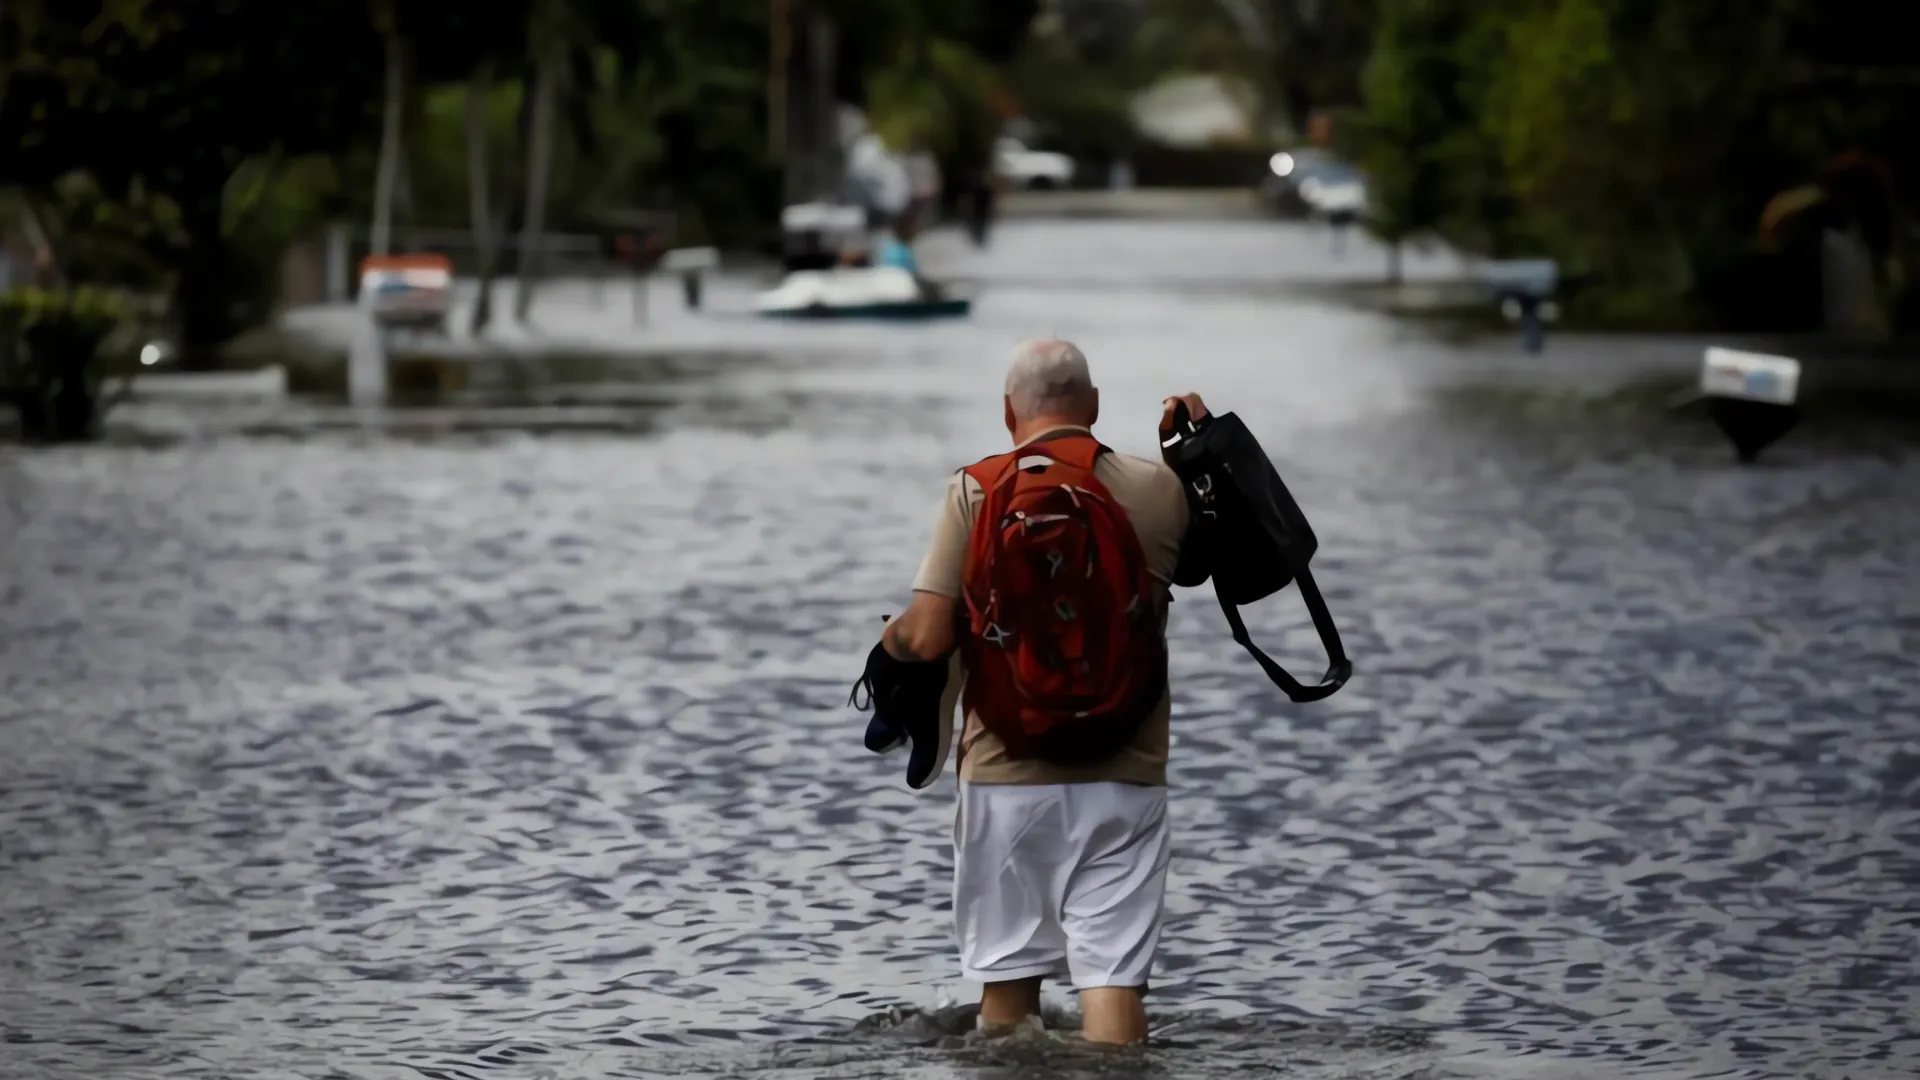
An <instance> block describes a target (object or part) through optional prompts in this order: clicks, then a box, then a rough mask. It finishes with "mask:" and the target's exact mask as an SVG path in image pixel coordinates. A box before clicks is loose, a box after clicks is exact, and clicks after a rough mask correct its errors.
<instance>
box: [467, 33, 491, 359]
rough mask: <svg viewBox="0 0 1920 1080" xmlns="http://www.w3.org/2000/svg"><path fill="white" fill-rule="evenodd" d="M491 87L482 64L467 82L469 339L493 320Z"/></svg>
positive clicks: (487, 66)
mask: <svg viewBox="0 0 1920 1080" xmlns="http://www.w3.org/2000/svg"><path fill="white" fill-rule="evenodd" d="M492 85H493V65H492V64H491V63H486V64H482V65H481V66H480V69H479V70H478V71H475V72H474V73H473V77H472V78H471V79H469V80H467V214H468V216H469V217H470V218H471V219H472V229H473V257H474V270H475V277H476V278H477V279H478V284H479V290H480V291H479V293H478V294H476V295H475V296H474V300H473V314H472V322H471V323H470V324H469V325H468V328H467V335H468V336H469V337H479V336H480V334H481V332H482V331H484V330H485V329H486V328H487V323H488V322H490V321H491V320H492V318H493V275H494V269H495V266H496V264H497V260H496V250H495V244H494V231H493V222H492V217H493V207H492V200H491V199H489V198H488V197H487V173H488V169H487V91H488V90H489V89H490V88H491V87H492Z"/></svg>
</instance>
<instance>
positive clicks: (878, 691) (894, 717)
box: [847, 644, 953, 791]
mask: <svg viewBox="0 0 1920 1080" xmlns="http://www.w3.org/2000/svg"><path fill="white" fill-rule="evenodd" d="M946 692H947V660H946V659H945V658H944V657H943V658H941V659H939V660H895V659H894V658H893V657H892V656H891V655H889V654H888V653H887V650H886V648H885V646H883V645H880V644H875V645H874V647H873V651H872V652H870V653H868V654H867V670H866V672H865V674H863V675H861V676H860V680H859V681H858V682H856V683H854V684H853V693H852V694H851V695H849V696H848V698H847V704H849V705H851V706H853V707H854V708H856V709H861V710H865V709H869V708H871V709H872V710H873V719H872V720H869V721H868V722H867V734H866V740H865V741H866V747H867V749H868V750H871V751H873V752H874V753H876V754H885V753H888V752H889V751H892V750H894V749H895V748H897V747H899V746H900V744H901V743H905V742H911V743H912V744H913V749H912V750H911V751H910V752H909V753H908V754H907V786H908V787H910V788H913V789H914V790H915V791H918V790H920V789H922V788H924V787H926V786H927V785H929V784H931V783H933V782H934V781H935V780H937V779H939V777H940V770H941V769H943V768H945V767H946V764H947V752H948V748H949V747H950V745H951V744H952V742H953V716H952V714H951V713H950V712H948V711H947V710H945V709H942V708H941V707H940V705H941V702H942V699H943V698H944V697H945V696H946ZM863 693H864V694H865V696H866V701H865V703H864V704H863V703H862V702H861V695H862V694H863Z"/></svg>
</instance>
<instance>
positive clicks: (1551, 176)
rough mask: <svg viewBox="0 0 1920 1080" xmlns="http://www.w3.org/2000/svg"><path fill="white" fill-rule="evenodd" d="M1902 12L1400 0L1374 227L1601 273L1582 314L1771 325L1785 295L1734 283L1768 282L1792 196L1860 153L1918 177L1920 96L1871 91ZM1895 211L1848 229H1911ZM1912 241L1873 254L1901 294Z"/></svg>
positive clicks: (1377, 151) (1366, 135)
mask: <svg viewBox="0 0 1920 1080" xmlns="http://www.w3.org/2000/svg"><path fill="white" fill-rule="evenodd" d="M1888 18H1889V17H1887V16H1884V15H1880V14H1875V12H1874V10H1872V9H1871V4H1869V3H1867V2H1866V0H1697V2H1694V3H1688V4H1661V3H1655V2H1653V0H1479V2H1475V0H1381V3H1380V11H1379V26H1378V32H1377V34H1376V36H1375V40H1374V48H1373V53H1372V56H1371V58H1370V59H1369V61H1368V64H1367V66H1366V69H1365V72H1364V78H1363V87H1364V100H1365V108H1364V111H1363V114H1362V115H1363V121H1362V124H1361V129H1362V130H1361V135H1362V138H1361V146H1362V157H1363V158H1364V160H1365V163H1366V165H1367V167H1368V170H1369V174H1370V177H1371V186H1372V193H1373V196H1374V200H1375V207H1374V210H1375V215H1376V220H1375V221H1374V222H1373V225H1374V228H1375V229H1376V230H1377V231H1378V232H1380V233H1381V234H1382V235H1384V236H1387V237H1395V238H1397V237H1400V236H1404V235H1408V234H1411V233H1416V232H1424V231H1431V232H1437V233H1440V234H1441V235H1444V236H1446V237H1448V238H1449V239H1451V240H1454V241H1455V242H1456V243H1461V244H1463V245H1464V246H1466V247H1468V248H1469V249H1472V250H1477V251H1483V252H1487V253H1490V254H1494V255H1496V256H1508V255H1545V256H1551V257H1553V258H1556V259H1558V260H1560V262H1561V263H1562V265H1563V267H1565V268H1566V269H1567V270H1569V271H1572V272H1575V273H1582V272H1584V273H1587V274H1591V275H1592V276H1593V277H1594V279H1595V280H1596V282H1597V285H1598V287H1597V288H1596V289H1594V290H1593V291H1592V292H1590V293H1588V294H1586V295H1585V296H1583V297H1582V298H1581V299H1580V301H1579V302H1578V308H1577V309H1576V314H1577V315H1581V316H1590V317H1592V318H1594V319H1597V320H1599V321H1603V322H1609V323H1623V322H1635V321H1637V322H1640V323H1642V324H1654V323H1658V324H1673V323H1677V322H1683V321H1685V320H1686V319H1687V318H1688V312H1687V309H1688V308H1689V307H1690V306H1697V305H1699V304H1701V303H1704V302H1707V301H1708V299H1709V298H1711V302H1712V303H1714V304H1716V305H1719V310H1720V312H1721V314H1722V315H1725V316H1728V317H1733V318H1735V319H1740V318H1742V317H1744V316H1742V315H1741V313H1740V311H1739V310H1738V309H1740V308H1741V307H1742V305H1743V304H1744V305H1745V306H1746V308H1747V310H1748V314H1749V315H1752V314H1754V313H1755V310H1756V309H1757V308H1758V307H1760V306H1764V305H1765V304H1767V303H1768V302H1769V301H1767V300H1764V299H1754V297H1758V296H1760V295H1762V294H1761V293H1759V292H1758V291H1756V290H1757V288H1758V286H1754V285H1751V284H1743V285H1733V284H1731V283H1732V282H1734V281H1735V280H1736V279H1737V280H1739V281H1743V282H1750V281H1752V280H1757V279H1755V278H1754V277H1753V275H1754V273H1755V272H1756V271H1755V270H1754V268H1753V264H1754V260H1756V259H1758V258H1761V257H1762V256H1763V254H1764V253H1763V252H1762V251H1761V250H1760V248H1759V244H1758V235H1757V223H1758V220H1759V216H1760V212H1761V210H1762V208H1763V207H1764V206H1765V205H1766V203H1767V201H1768V200H1769V199H1770V198H1771V197H1772V196H1773V195H1775V194H1777V193H1778V192H1781V191H1783V190H1786V189H1788V188H1792V187H1796V186H1799V185H1801V184H1805V183H1807V182H1809V181H1813V180H1816V179H1819V178H1821V177H1822V175H1823V173H1824V172H1825V171H1826V170H1827V169H1828V168H1829V166H1830V164H1831V163H1832V162H1833V161H1834V159H1835V158H1836V156H1837V155H1839V154H1841V153H1843V152H1844V151H1847V150H1852V149H1859V150H1863V151H1866V152H1867V153H1869V154H1871V155H1875V156H1876V157H1877V158H1879V159H1880V160H1882V161H1883V162H1892V163H1898V162H1902V161H1904V162H1907V163H1909V167H1910V168H1912V169H1913V170H1914V171H1916V172H1920V153H1916V152H1915V151H1914V149H1913V147H1914V141H1913V140H1912V139H1911V138H1910V137H1909V136H1904V135H1900V134H1898V133H1897V127H1898V123H1897V122H1896V121H1894V120H1893V119H1892V117H1893V116H1894V114H1895V113H1901V114H1903V115H1907V116H1910V115H1911V110H1912V108H1913V107H1914V105H1916V104H1920V102H1917V101H1916V97H1920V95H1916V94H1915V93H1914V92H1913V91H1908V92H1907V93H1906V94H1905V95H1904V97H1903V96H1902V95H1901V94H1899V93H1898V92H1897V91H1894V92H1890V91H1889V88H1888V87H1887V86H1877V87H1876V86H1870V85H1868V84H1867V83H1865V82H1863V81H1862V80H1861V76H1862V74H1863V72H1866V71H1871V70H1873V69H1872V68H1871V67H1867V68H1862V67H1860V66H1859V65H1860V64H1861V62H1862V61H1866V60H1871V61H1872V62H1874V63H1887V62H1891V61H1890V59H1889V58H1888V57H1887V56H1886V55H1885V50H1884V48H1882V47H1881V46H1879V45H1877V44H1875V42H1876V39H1879V38H1884V36H1885V35H1887V34H1890V33H1893V32H1894V27H1893V26H1892V25H1891V24H1890V23H1889V22H1888V21H1887V20H1888ZM1876 58H1877V59H1876ZM1836 190H1837V189H1836ZM1906 197H1907V198H1908V199H1909V200H1911V199H1912V198H1913V189H1911V188H1910V189H1909V192H1908V194H1907V196H1906ZM1842 201H1844V200H1842ZM1885 204H1886V199H1885V197H1884V195H1874V196H1872V197H1869V198H1867V199H1864V200H1857V199H1856V200H1854V201H1852V202H1849V203H1846V204H1845V210H1844V212H1843V213H1842V214H1841V217H1842V218H1845V219H1846V220H1850V221H1851V222H1853V224H1854V225H1855V226H1856V227H1860V228H1862V229H1863V230H1864V231H1865V232H1866V234H1867V235H1869V236H1870V237H1874V236H1881V237H1891V236H1894V235H1896V234H1897V232H1898V230H1897V229H1895V228H1892V227H1879V226H1878V225H1877V223H1878V222H1882V221H1885V220H1886V216H1887V215H1886V212H1885ZM1876 207H1877V209H1876ZM1836 220H1838V219H1836ZM1899 248H1900V245H1899V244H1898V243H1897V242H1895V241H1893V240H1890V239H1889V240H1887V241H1885V242H1884V243H1881V244H1880V245H1879V246H1878V247H1876V248H1875V250H1876V251H1877V252H1879V251H1885V252H1889V253H1890V255H1889V258H1890V259H1891V261H1890V262H1889V264H1888V269H1887V274H1886V279H1887V282H1888V284H1889V285H1890V286H1898V285H1899V284H1900V283H1901V282H1902V281H1903V280H1904V277H1903V276H1902V272H1903V269H1904V266H1905V262H1906V261H1910V259H1908V260H1903V259H1902V257H1900V256H1899V254H1898V251H1899ZM1787 257H1789V256H1784V255H1783V256H1778V258H1787ZM1792 257H1797V258H1803V259H1804V258H1807V257H1809V256H1807V255H1806V254H1805V253H1804V252H1802V253H1801V254H1799V255H1796V256H1792ZM1783 272H1784V271H1783ZM1798 273H1799V271H1793V272H1791V273H1789V274H1788V275H1787V276H1789V277H1791V276H1793V275H1795V274H1798ZM1762 276H1764V275H1762ZM1776 276H1778V275H1776ZM1769 295H1770V294H1769ZM1743 297H1744V298H1743Z"/></svg>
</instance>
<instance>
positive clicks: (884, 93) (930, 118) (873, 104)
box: [867, 40, 1000, 156]
mask: <svg viewBox="0 0 1920 1080" xmlns="http://www.w3.org/2000/svg"><path fill="white" fill-rule="evenodd" d="M868 87H869V89H868V91H867V100H868V102H869V103H870V105H869V113H868V122H869V123H870V124H871V125H872V127H873V130H874V132H875V133H876V134H878V135H879V136H880V138H881V139H882V140H883V141H884V142H886V144H887V145H888V146H889V147H890V148H892V149H893V150H895V151H896V152H902V153H905V152H913V151H927V152H931V153H934V154H938V155H943V156H945V155H952V154H955V153H958V152H960V151H961V150H962V149H963V148H964V147H965V145H966V144H967V143H968V142H969V141H977V140H979V139H981V138H983V137H984V132H985V131H986V130H987V129H989V128H990V127H991V126H992V125H993V123H994V116H993V104H994V97H995V94H996V93H998V92H999V90H1000V80H999V77H998V75H997V74H996V73H995V71H994V70H993V69H992V68H991V67H990V66H988V65H987V64H986V63H985V62H984V61H982V60H981V59H980V58H979V57H977V56H975V55H974V54H973V53H972V52H971V51H969V50H968V49H967V48H965V47H964V46H962V45H959V44H957V43H955V42H952V41H944V40H936V41H929V42H924V43H918V44H916V45H913V46H909V47H907V48H904V49H902V50H901V52H900V54H899V56H898V57H897V58H896V59H895V61H894V62H893V63H892V64H890V65H888V66H886V67H884V68H882V69H881V70H879V71H877V72H875V73H874V74H873V75H872V76H871V77H870V78H869V80H868Z"/></svg>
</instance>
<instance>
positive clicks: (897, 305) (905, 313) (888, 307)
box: [760, 297, 973, 321]
mask: <svg viewBox="0 0 1920 1080" xmlns="http://www.w3.org/2000/svg"><path fill="white" fill-rule="evenodd" d="M972 310H973V301H972V300H970V299H968V298H966V297H950V298H947V299H943V300H915V301H908V302H900V301H891V302H881V303H872V304H844V305H835V306H829V305H826V304H811V305H808V306H807V307H800V308H773V309H765V310H762V311H761V312H760V315H761V316H762V317H763V318H768V319H886V320H892V321H916V320H923V319H952V318H959V317H962V316H965V315H967V314H968V313H970V312H971V311H972Z"/></svg>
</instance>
